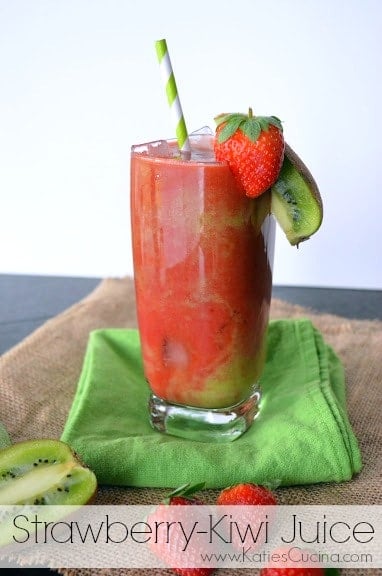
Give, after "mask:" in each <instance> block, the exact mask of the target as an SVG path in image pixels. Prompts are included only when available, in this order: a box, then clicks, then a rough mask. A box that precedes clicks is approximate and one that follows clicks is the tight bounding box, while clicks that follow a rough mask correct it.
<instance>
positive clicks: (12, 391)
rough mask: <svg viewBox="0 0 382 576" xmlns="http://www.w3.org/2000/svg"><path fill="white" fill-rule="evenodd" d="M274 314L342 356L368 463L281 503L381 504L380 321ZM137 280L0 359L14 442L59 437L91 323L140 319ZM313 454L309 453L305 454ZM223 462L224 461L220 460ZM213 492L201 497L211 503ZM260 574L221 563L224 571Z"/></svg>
mask: <svg viewBox="0 0 382 576" xmlns="http://www.w3.org/2000/svg"><path fill="white" fill-rule="evenodd" d="M272 317H273V318H285V317H309V318H310V319H311V320H312V321H313V323H314V324H315V326H316V327H317V328H318V329H319V330H321V332H322V333H323V335H324V337H325V339H326V341H327V342H328V343H329V344H331V345H332V346H333V348H334V349H335V351H336V352H337V354H338V355H339V356H340V358H341V359H342V361H343V363H344V366H345V370H346V378H347V390H348V410H349V416H350V421H351V423H352V426H353V429H354V431H355V434H356V436H357V438H358V440H359V442H360V447H361V451H362V458H363V463H364V468H363V470H362V472H361V473H360V474H359V475H358V476H357V477H356V478H354V479H353V480H352V481H350V482H346V483H342V484H321V485H314V486H306V487H304V486H301V487H293V488H282V489H278V490H277V496H278V500H279V502H280V503H283V504H382V496H381V485H382V466H381V460H382V458H381V438H382V432H381V408H382V402H381V400H382V386H381V383H382V362H381V356H382V322H379V321H357V320H347V319H344V318H340V317H336V316H332V315H320V314H316V313H314V312H313V311H311V310H308V309H306V308H301V307H298V306H294V305H291V304H288V303H286V302H282V301H280V300H273V302H272ZM135 326H136V317H135V304H134V291H133V283H132V280H131V279H129V278H124V279H107V280H104V281H102V282H101V283H100V285H99V286H98V287H97V288H96V289H95V291H94V292H93V293H92V294H90V295H89V296H88V297H87V298H85V299H84V300H82V301H81V302H79V303H78V304H76V305H74V306H72V307H71V308H69V309H68V310H66V311H65V312H63V313H62V314H60V315H58V316H57V317H56V318H53V319H52V320H50V321H48V322H47V323H46V324H45V325H43V326H42V327H41V328H39V329H38V330H37V331H36V332H34V333H33V334H32V335H31V336H29V337H28V338H26V339H25V340H24V341H23V342H21V343H20V344H19V345H17V346H16V347H15V348H13V349H12V350H10V351H9V352H7V353H6V354H5V355H4V356H3V357H2V358H1V359H0V397H1V401H0V419H1V420H2V422H3V423H4V424H5V426H6V428H7V430H8V432H9V434H10V437H11V439H12V441H13V442H17V441H21V440H26V439H30V438H39V437H40V438H41V437H52V438H59V437H60V434H61V432H62V429H63V426H64V423H65V420H66V417H67V414H68V411H69V407H70V405H71V402H72V399H73V395H74V392H75V388H76V384H77V381H78V378H79V375H80V371H81V367H82V361H83V357H84V352H85V348H86V344H87V339H88V334H89V331H90V330H93V329H96V328H107V327H108V328H111V327H116V328H117V327H135ZM307 457H308V455H307ZM222 465H224V463H222ZM163 492H164V490H158V489H137V488H134V489H132V488H115V487H102V488H101V489H100V490H99V493H98V496H97V500H96V504H122V503H126V504H152V503H155V502H157V501H159V500H160V499H161V497H162V494H163ZM215 497H216V492H214V491H213V490H210V491H206V492H205V493H204V498H205V500H206V501H207V502H210V503H213V502H214V498H215ZM59 572H60V573H61V574H63V575H65V576H74V575H76V576H92V575H94V574H95V573H97V574H99V576H108V575H113V576H119V575H122V574H126V575H128V576H135V575H138V574H139V575H148V574H156V575H157V576H159V575H161V576H164V575H165V574H171V572H170V571H166V570H152V569H150V570H144V569H140V570H137V569H134V570H111V569H110V570H99V571H94V570H77V571H74V570H65V569H61V570H59ZM233 573H235V574H236V573H237V574H239V575H240V574H245V575H246V576H247V575H248V574H249V573H250V574H256V570H220V571H219V575H220V574H221V576H228V575H230V574H233ZM342 573H343V574H344V575H345V574H346V575H347V576H350V575H351V574H357V576H362V575H363V574H365V576H366V574H367V575H368V576H371V574H374V575H377V574H378V573H381V571H380V570H343V571H342Z"/></svg>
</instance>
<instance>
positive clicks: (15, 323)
mask: <svg viewBox="0 0 382 576" xmlns="http://www.w3.org/2000/svg"><path fill="white" fill-rule="evenodd" d="M100 281H101V279H100V278H71V277H59V276H23V275H8V274H2V275H1V274H0V354H3V353H4V352H6V351H7V350H9V349H10V348H12V347H13V346H14V345H16V344H17V343H18V342H20V341H21V340H22V339H23V338H25V337H26V336H27V335H28V334H30V333H32V332H33V331H34V330H35V329H36V328H38V327H39V326H41V325H42V324H44V322H46V321H47V320H48V319H49V318H53V317H54V316H56V315H57V314H59V313H60V312H62V311H63V310H65V309H66V308H68V307H69V306H71V305H72V304H75V303H76V302H78V301H79V300H80V299H82V298H84V297H85V296H87V295H88V294H89V293H90V292H91V291H92V290H93V289H94V288H95V287H96V286H97V285H98V284H99V282H100ZM273 295H274V297H276V298H281V299H282V300H286V301H287V302H291V303H293V304H299V305H301V306H307V307H309V308H312V309H313V310H316V311H318V312H323V313H330V314H337V315H339V316H343V317H345V318H358V319H370V320H374V319H379V320H382V290H350V289H338V288H311V287H288V286H274V288H273ZM0 570H1V574H3V575H4V576H19V575H20V576H32V575H33V576H40V575H41V576H42V575H43V574H44V575H45V576H48V575H49V574H54V572H52V571H50V570H47V569H31V568H23V569H18V568H17V569H11V568H2V569H0Z"/></svg>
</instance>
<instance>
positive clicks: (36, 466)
mask: <svg viewBox="0 0 382 576" xmlns="http://www.w3.org/2000/svg"><path fill="white" fill-rule="evenodd" d="M96 490H97V480H96V477H95V474H94V473H93V472H92V471H91V470H90V469H89V468H87V467H86V466H84V465H83V464H82V463H81V461H80V460H79V458H78V456H77V455H76V454H75V453H74V452H73V451H72V450H71V448H70V447H69V446H68V445H67V444H65V443H64V442H61V441H59V440H45V439H44V440H29V441H26V442H20V443H18V444H13V445H12V446H9V447H8V448H4V449H3V450H0V505H3V504H7V505H10V504H12V505H14V504H16V505H24V504H28V505H44V504H50V505H57V506H59V505H74V506H76V505H82V504H86V503H87V502H89V501H90V500H91V499H92V497H93V496H94V495H95V493H96Z"/></svg>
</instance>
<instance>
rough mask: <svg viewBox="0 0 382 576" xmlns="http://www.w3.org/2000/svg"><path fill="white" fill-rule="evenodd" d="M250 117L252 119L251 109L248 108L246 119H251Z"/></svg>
mask: <svg viewBox="0 0 382 576" xmlns="http://www.w3.org/2000/svg"><path fill="white" fill-rule="evenodd" d="M252 117H253V111H252V108H248V118H252Z"/></svg>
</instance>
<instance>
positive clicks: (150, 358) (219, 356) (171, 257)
mask: <svg viewBox="0 0 382 576" xmlns="http://www.w3.org/2000/svg"><path fill="white" fill-rule="evenodd" d="M196 140H197V142H196V143H195V141H194V140H193V138H191V141H192V145H193V150H194V151H193V155H192V157H191V159H190V160H188V161H185V160H182V159H181V158H179V156H178V152H177V148H176V145H175V144H174V143H167V144H166V143H165V142H162V143H160V144H158V145H157V146H156V145H155V144H151V145H142V146H137V147H133V150H132V157H131V218H132V238H133V257H134V277H135V288H136V299H137V314H138V326H139V332H140V339H141V346H142V357H143V365H144V371H145V376H146V379H147V381H148V383H149V386H150V388H151V391H152V392H153V395H154V397H155V398H157V399H158V401H159V402H163V403H164V404H169V405H180V406H186V407H191V408H196V409H197V410H198V409H202V410H204V409H212V410H213V411H219V409H220V410H221V409H227V407H232V406H237V405H241V404H242V403H244V404H245V403H246V402H247V400H248V398H250V397H252V396H253V395H254V394H255V392H256V386H257V384H258V380H259V378H260V375H261V372H262V369H263V365H264V360H265V339H266V331H267V325H268V316H269V306H270V299H271V286H272V261H273V248H274V221H273V217H272V216H271V215H270V195H269V194H268V193H265V194H264V195H262V196H261V197H260V198H259V199H256V200H254V199H250V198H247V197H246V196H245V194H244V192H243V190H242V189H241V188H240V187H239V185H238V184H237V183H236V181H235V179H234V177H233V175H232V173H231V171H230V169H229V167H228V166H227V165H226V164H223V163H218V162H216V161H215V159H214V156H213V152H212V137H211V136H203V137H200V136H199V137H198V138H197V139H196ZM252 416H253V414H252ZM196 421H197V418H196ZM248 425H250V424H249V423H248V422H247V426H246V427H248ZM154 426H155V423H154ZM196 427H197V425H196ZM159 428H160V427H159ZM241 433H242V432H241Z"/></svg>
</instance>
